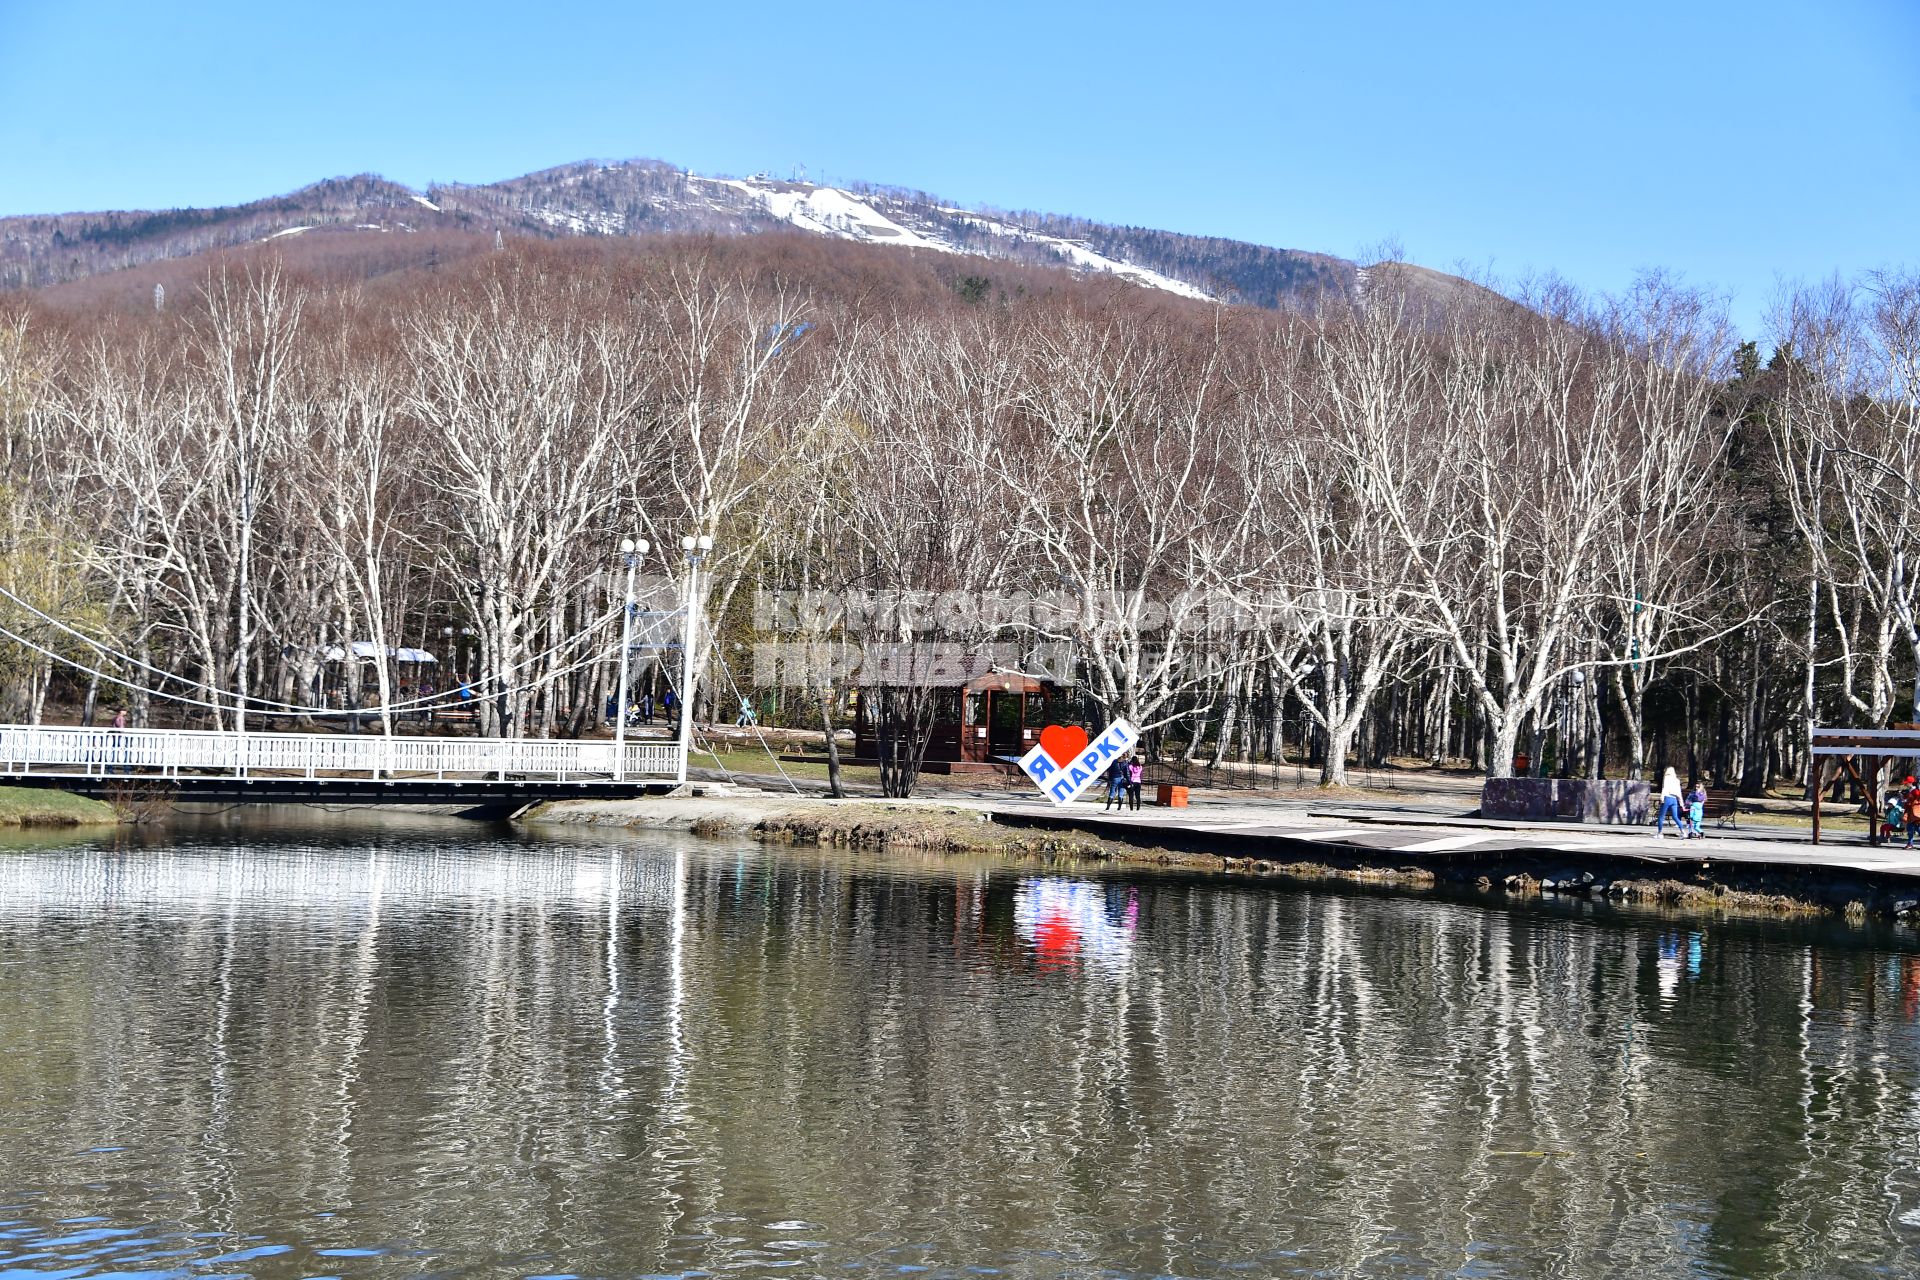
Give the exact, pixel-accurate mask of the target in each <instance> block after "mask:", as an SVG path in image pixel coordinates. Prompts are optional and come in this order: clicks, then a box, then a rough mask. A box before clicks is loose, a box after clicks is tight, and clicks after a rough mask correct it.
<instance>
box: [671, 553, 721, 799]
mask: <svg viewBox="0 0 1920 1280" xmlns="http://www.w3.org/2000/svg"><path fill="white" fill-rule="evenodd" d="M680 549H681V550H682V551H684V552H686V553H687V611H686V618H685V619H684V620H683V622H682V626H681V631H680V768H679V771H678V773H677V774H676V775H675V780H676V781H678V782H681V783H684V782H686V780H687V755H688V754H689V752H691V751H692V749H693V642H694V637H695V635H696V634H698V631H697V628H696V627H695V625H694V613H693V611H694V605H695V602H696V601H698V600H699V599H700V557H701V556H703V555H705V554H706V553H707V552H709V551H711V550H713V538H712V537H711V536H710V535H708V534H704V533H703V534H701V535H700V536H699V537H697V538H696V537H694V536H693V535H692V534H688V535H686V536H685V537H683V538H681V539H680Z"/></svg>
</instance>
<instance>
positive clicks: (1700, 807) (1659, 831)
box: [1653, 769, 1707, 840]
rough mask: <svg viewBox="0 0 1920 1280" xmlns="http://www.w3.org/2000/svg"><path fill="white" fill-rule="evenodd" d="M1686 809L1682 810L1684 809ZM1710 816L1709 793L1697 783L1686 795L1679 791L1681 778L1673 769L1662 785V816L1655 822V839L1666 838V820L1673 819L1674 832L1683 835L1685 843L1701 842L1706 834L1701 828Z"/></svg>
mask: <svg viewBox="0 0 1920 1280" xmlns="http://www.w3.org/2000/svg"><path fill="white" fill-rule="evenodd" d="M1683 805H1684V806H1685V808H1684V809H1683V808H1682V806H1683ZM1706 816H1707V789H1706V787H1705V786H1703V785H1702V784H1701V783H1700V782H1698V781H1695V782H1694V784H1693V785H1692V786H1691V787H1688V788H1687V789H1685V790H1684V791H1683V790H1682V789H1681V787H1680V775H1679V774H1678V773H1676V772H1674V771H1673V770H1672V769H1668V770H1667V774H1666V777H1664V778H1663V779H1661V782H1660V816H1659V818H1658V819H1656V820H1655V822H1654V827H1653V838H1654V839H1656V840H1664V839H1666V837H1667V819H1668V818H1672V819H1673V826H1674V830H1676V831H1678V832H1679V833H1680V838H1681V839H1682V840H1701V839H1705V838H1706V834H1707V833H1706V832H1705V831H1703V830H1701V824H1702V823H1703V822H1704V821H1705V820H1706Z"/></svg>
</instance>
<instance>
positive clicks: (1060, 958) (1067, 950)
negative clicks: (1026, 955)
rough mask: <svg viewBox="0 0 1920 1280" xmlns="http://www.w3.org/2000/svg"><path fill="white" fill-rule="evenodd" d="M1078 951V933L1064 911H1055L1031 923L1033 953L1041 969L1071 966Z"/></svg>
mask: <svg viewBox="0 0 1920 1280" xmlns="http://www.w3.org/2000/svg"><path fill="white" fill-rule="evenodd" d="M1079 950H1080V931H1079V930H1078V929H1076V928H1074V927H1073V921H1072V920H1070V919H1068V918H1067V913H1066V912H1065V911H1064V910H1060V909H1055V910H1054V911H1051V912H1049V913H1048V914H1047V915H1045V916H1042V917H1041V918H1040V919H1038V920H1036V921H1034V922H1033V952H1034V955H1035V957H1036V958H1038V960H1039V961H1040V967H1041V968H1043V969H1057V968H1059V967H1060V966H1062V965H1067V964H1072V963H1073V958H1074V955H1075V954H1076V953H1077V952H1078V951H1079Z"/></svg>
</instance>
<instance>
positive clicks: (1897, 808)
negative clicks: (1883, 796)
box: [1880, 774, 1920, 849]
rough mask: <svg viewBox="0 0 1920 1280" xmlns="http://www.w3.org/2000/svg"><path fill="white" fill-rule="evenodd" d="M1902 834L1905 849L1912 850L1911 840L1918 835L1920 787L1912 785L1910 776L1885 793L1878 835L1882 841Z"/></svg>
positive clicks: (1919, 825) (1919, 831)
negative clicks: (1883, 809)
mask: <svg viewBox="0 0 1920 1280" xmlns="http://www.w3.org/2000/svg"><path fill="white" fill-rule="evenodd" d="M1902 833H1904V834H1905V835H1906V837H1907V846H1906V847H1907V848H1909V849H1911V848H1913V838H1914V837H1915V836H1916V835H1920V786H1916V785H1915V784H1914V781H1913V775H1912V774H1908V775H1907V778H1906V781H1904V782H1902V783H1901V784H1900V785H1899V786H1898V787H1896V788H1894V789H1893V790H1892V791H1889V792H1887V803H1886V811H1885V813H1884V814H1883V815H1882V817H1881V825H1880V834H1881V836H1882V837H1883V838H1884V839H1888V840H1891V839H1893V838H1894V837H1895V836H1897V835H1900V834H1902Z"/></svg>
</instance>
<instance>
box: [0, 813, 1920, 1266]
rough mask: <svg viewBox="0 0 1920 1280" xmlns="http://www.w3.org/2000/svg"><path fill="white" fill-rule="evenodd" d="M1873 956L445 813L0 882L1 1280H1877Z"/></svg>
mask: <svg viewBox="0 0 1920 1280" xmlns="http://www.w3.org/2000/svg"><path fill="white" fill-rule="evenodd" d="M1911 946H1912V941H1911V938H1910V937H1909V936H1907V935H1904V934H1896V933H1891V932H1887V933H1879V934H1856V933H1848V932H1846V931H1842V930H1833V929H1827V928H1814V927H1809V926H1771V927H1758V926H1743V925H1739V924H1728V923H1721V922H1708V923H1703V922H1700V921H1697V920H1696V921H1688V920H1682V919H1669V918H1663V917H1658V916H1650V915H1640V916H1633V915H1622V914H1618V913H1613V912H1609V911H1605V910H1599V911H1595V910H1592V909H1589V908H1585V907H1581V908H1572V907H1568V908H1556V907H1553V906H1538V907H1533V908H1521V909H1491V908H1487V907H1483V906H1477V905H1471V904H1461V903H1449V902H1445V901H1442V900H1438V899H1433V898H1427V899H1419V898H1402V897H1394V896H1390V895H1374V894H1366V893H1331V892H1327V893H1322V892H1298V891H1290V890H1286V889H1279V888H1274V887H1271V886H1265V885H1261V886H1253V885H1239V884H1228V883H1222V882H1219V881H1209V880H1204V879H1199V878H1195V877H1190V876H1184V875H1153V874H1143V873H1135V872H1115V871H1111V870H1109V871H1102V872H1087V873H1073V874H1036V873H1035V871H1034V870H1033V869H1032V868H1023V867H1020V866H1014V865H1008V864H1001V863H995V862H990V861H978V862H976V861H964V860H963V861H954V860H926V861H921V862H914V863H911V864H908V863H889V862H886V861H883V860H879V859H872V858H861V857H847V856H840V855H834V854H823V853H816V852H812V851H805V852H770V851H766V850H761V849H755V848H738V847H734V846H730V845H719V844H710V843H701V842H692V841H685V840H679V839H674V838H660V837H634V838H629V837H626V836H624V835H605V834H600V833H594V834H591V835H587V836H582V835H580V834H577V833H567V832H563V833H559V834H557V835H554V836H552V837H543V838H535V837H531V836H528V835H525V834H512V833H503V832H498V831H495V830H493V829H486V828H478V827H473V826H466V825H462V824H458V823H448V822H436V821H431V820H408V819H383V820H379V821H372V820H369V819H367V818H364V817H342V818H338V819H331V820H329V819H324V818H316V817H313V816H306V817H304V818H302V819H300V820H298V821H285V820H279V819H269V820H266V821H259V822H254V821H248V822H237V821H234V820H232V819H228V820H227V821H225V822H223V823H219V824H213V823H209V824H207V825H205V826H202V827H193V826H183V827H181V828H180V829H178V830H176V831H175V832H174V833H173V834H172V835H171V836H170V837H169V838H167V839H164V840H161V841H158V842H155V843H150V844H145V845H137V844H133V845H128V846H126V847H122V848H110V847H95V846H85V845H81V846H76V847H74V848H69V849H61V850H25V851H10V852H7V853H5V854H0V1280H6V1278H8V1277H14V1276H22V1277H24V1276H34V1277H45V1276H71V1277H80V1276H94V1275H108V1274H111V1275H115V1276H129V1275H132V1276H194V1277H205V1276H214V1275H242V1274H244V1275H256V1276H273V1277H279V1276H329V1275H337V1276H343V1277H344V1276H352V1275H366V1274H374V1273H381V1274H409V1275H412V1274H434V1275H458V1274H482V1273H484V1274H490V1275H491V1274H512V1275H524V1276H562V1275H567V1276H574V1275H578V1276H602V1275H622V1276H632V1275H686V1274H691V1273H696V1272H706V1273H714V1272H727V1271H742V1272H746V1273H749V1274H751V1273H753V1272H757V1271H758V1272H766V1273H769V1274H780V1273H793V1274H808V1275H812V1274H834V1275H840V1274H882V1273H884V1274H894V1275H900V1274H914V1275H920V1274H930V1275H939V1276H970V1275H994V1274H1005V1275H1019V1276H1031V1275H1076V1276H1077V1275H1111V1276H1141V1277H1146V1276H1163V1275H1164V1276H1221V1275H1235V1276H1238V1275H1250V1274H1251V1275H1289V1274H1300V1275H1321V1274H1357V1275H1379V1276H1414V1275H1441V1274H1450V1275H1463V1276H1466V1275H1471V1276H1503V1275H1513V1276H1527V1275H1538V1274H1543V1273H1553V1274H1569V1275H1594V1276H1602V1275H1618V1274H1623V1273H1629V1272H1631V1273H1636V1274H1641V1275H1654V1276H1657V1275H1726V1276H1747V1275H1806V1276H1815V1275H1870V1274H1873V1275H1884V1274H1897V1273H1903V1272H1908V1273H1910V1272H1915V1271H1920V1225H1916V1224H1917V1223H1920V1185H1917V1183H1916V1168H1917V1167H1920V1159H1917V1158H1916V1152H1920V1114H1917V1113H1916V1107H1915V1102H1914V1099H1915V1098H1916V1097H1920V1040H1917V1039H1916V1024H1915V1019H1916V1016H1917V1015H1920V958H1917V957H1916V956H1915V955H1914V954H1913V953H1912V951H1911V949H1910V948H1911Z"/></svg>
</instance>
